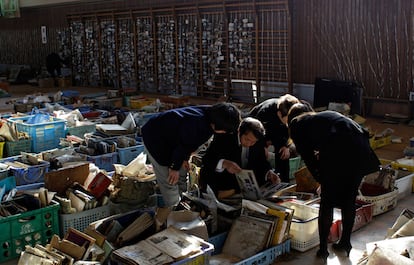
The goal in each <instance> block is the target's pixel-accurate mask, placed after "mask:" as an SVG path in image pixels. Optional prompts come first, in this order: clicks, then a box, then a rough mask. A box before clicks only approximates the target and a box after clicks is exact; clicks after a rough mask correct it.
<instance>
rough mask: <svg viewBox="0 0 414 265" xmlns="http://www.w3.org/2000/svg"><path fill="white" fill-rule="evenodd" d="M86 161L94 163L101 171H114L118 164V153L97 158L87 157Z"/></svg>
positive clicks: (97, 156)
mask: <svg viewBox="0 0 414 265" xmlns="http://www.w3.org/2000/svg"><path fill="white" fill-rule="evenodd" d="M86 160H88V161H90V162H92V163H94V164H95V165H96V166H97V167H99V168H100V169H105V170H106V171H108V172H109V171H114V164H117V163H118V152H113V153H107V154H102V155H96V156H89V155H87V156H86Z"/></svg>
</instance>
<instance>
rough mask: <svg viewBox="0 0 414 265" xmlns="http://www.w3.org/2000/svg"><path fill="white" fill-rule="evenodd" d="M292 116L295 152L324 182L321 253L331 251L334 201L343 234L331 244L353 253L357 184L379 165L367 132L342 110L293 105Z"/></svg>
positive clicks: (290, 116)
mask: <svg viewBox="0 0 414 265" xmlns="http://www.w3.org/2000/svg"><path fill="white" fill-rule="evenodd" d="M288 122H289V132H290V137H291V138H292V140H293V142H294V144H295V146H296V150H297V152H298V153H299V154H300V155H301V157H302V159H303V160H304V162H305V164H306V166H307V167H308V169H309V171H310V172H311V174H312V176H313V177H314V178H315V179H316V180H317V181H318V182H319V183H320V188H321V194H320V196H321V202H320V208H319V217H318V228H319V239H320V248H319V250H318V252H317V256H318V257H321V258H324V259H326V258H327V257H328V256H329V252H328V250H327V240H328V235H329V231H330V227H331V225H332V219H333V209H334V207H338V208H340V209H341V214H342V236H341V239H340V240H339V242H338V243H336V244H333V245H332V247H333V249H335V250H343V251H346V254H347V256H349V252H350V251H351V248H352V245H351V232H352V227H353V225H354V220H355V211H356V209H355V199H356V196H357V194H358V188H359V185H360V183H361V180H362V178H363V177H364V176H365V175H367V174H369V173H372V172H375V171H378V170H379V165H380V162H379V160H378V157H377V156H376V154H375V153H374V151H373V150H372V148H371V146H370V144H369V134H368V132H367V131H366V130H365V129H364V128H362V127H361V126H360V125H359V124H357V123H356V122H355V121H353V120H352V119H350V118H348V117H346V116H344V115H342V114H340V113H338V112H334V111H322V112H318V113H315V112H313V111H312V109H310V108H309V106H306V105H304V104H295V105H293V106H292V108H291V110H290V112H289V115H288Z"/></svg>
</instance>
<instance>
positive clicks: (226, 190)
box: [200, 117, 280, 199]
mask: <svg viewBox="0 0 414 265" xmlns="http://www.w3.org/2000/svg"><path fill="white" fill-rule="evenodd" d="M264 133H265V129H264V127H263V125H262V123H261V122H260V121H259V120H257V119H254V118H251V117H248V118H245V119H243V120H242V122H241V124H240V127H239V130H238V134H215V135H214V138H213V140H212V142H211V143H210V145H209V147H208V148H207V151H206V153H205V155H204V156H203V158H202V166H201V169H200V185H201V189H202V190H203V191H204V190H205V189H206V187H207V185H209V186H210V187H211V189H212V190H213V191H214V193H215V194H216V196H217V197H218V198H219V199H224V198H227V197H230V196H232V195H234V194H237V193H239V192H240V187H239V184H238V182H237V179H236V175H235V173H238V172H240V171H241V170H242V168H244V169H252V170H253V171H254V173H255V176H256V180H257V183H258V185H259V186H261V185H263V184H264V183H265V182H266V181H271V182H272V183H278V182H280V179H279V177H278V175H277V174H276V173H274V172H273V171H272V168H271V165H270V163H269V162H268V161H267V159H266V148H265V142H264Z"/></svg>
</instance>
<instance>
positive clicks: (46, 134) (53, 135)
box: [8, 115, 66, 153]
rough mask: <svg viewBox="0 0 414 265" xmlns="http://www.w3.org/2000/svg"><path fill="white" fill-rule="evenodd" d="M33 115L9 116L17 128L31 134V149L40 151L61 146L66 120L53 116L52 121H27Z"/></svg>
mask: <svg viewBox="0 0 414 265" xmlns="http://www.w3.org/2000/svg"><path fill="white" fill-rule="evenodd" d="M31 117H33V115H28V116H24V117H17V118H9V119H8V120H9V121H10V122H14V123H16V126H17V130H18V131H20V132H26V133H28V134H29V136H30V139H31V140H32V147H31V151H32V152H33V153H40V152H42V151H45V150H49V149H53V148H57V147H59V141H60V138H65V136H66V129H65V120H62V119H58V118H53V121H51V122H44V123H39V124H27V123H25V122H26V121H27V120H28V119H29V118H31Z"/></svg>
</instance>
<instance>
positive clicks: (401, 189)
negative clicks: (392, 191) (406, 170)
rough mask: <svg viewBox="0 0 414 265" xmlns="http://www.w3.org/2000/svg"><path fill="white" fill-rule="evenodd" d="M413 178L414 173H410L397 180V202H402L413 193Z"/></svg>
mask: <svg viewBox="0 0 414 265" xmlns="http://www.w3.org/2000/svg"><path fill="white" fill-rule="evenodd" d="M400 172H401V171H400ZM400 174H401V173H399V175H400ZM413 178H414V173H410V174H408V175H406V176H402V177H398V178H397V179H396V180H395V186H396V187H397V188H398V195H397V200H401V199H403V198H405V197H407V196H409V195H410V194H411V193H412V186H413Z"/></svg>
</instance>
